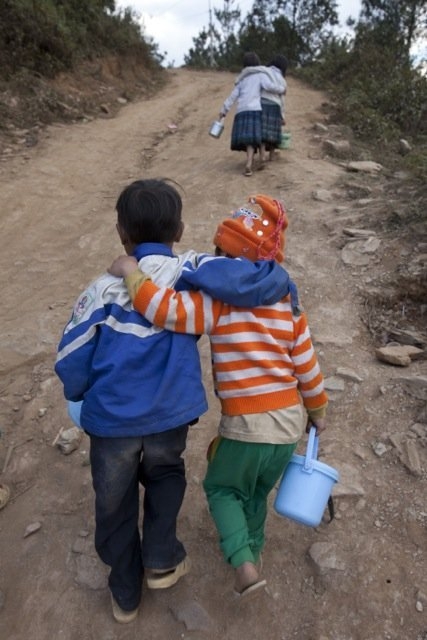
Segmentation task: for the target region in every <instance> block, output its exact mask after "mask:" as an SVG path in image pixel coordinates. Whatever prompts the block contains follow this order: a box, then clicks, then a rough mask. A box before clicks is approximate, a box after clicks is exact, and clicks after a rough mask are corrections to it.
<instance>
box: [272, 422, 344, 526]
mask: <svg viewBox="0 0 427 640" xmlns="http://www.w3.org/2000/svg"><path fill="white" fill-rule="evenodd" d="M318 441H319V438H318V436H316V429H315V428H314V427H312V428H311V429H310V433H309V436H308V443H307V450H306V455H305V456H300V455H298V454H294V455H293V456H292V458H291V460H290V462H289V464H288V466H287V467H286V469H285V471H284V473H283V476H282V479H281V481H280V484H279V488H278V490H277V495H276V499H275V501H274V509H275V510H276V512H277V513H278V514H279V515H281V516H283V517H285V518H290V519H291V520H295V521H296V522H299V523H300V524H305V525H307V526H309V527H317V526H318V525H319V524H320V523H321V521H322V517H323V513H324V511H325V509H326V506H327V504H328V500H329V497H330V495H331V493H332V487H333V486H334V484H335V483H336V482H338V480H339V474H338V471H337V470H336V469H334V468H333V467H330V466H329V465H327V464H324V463H323V462H319V461H318V460H317V449H318Z"/></svg>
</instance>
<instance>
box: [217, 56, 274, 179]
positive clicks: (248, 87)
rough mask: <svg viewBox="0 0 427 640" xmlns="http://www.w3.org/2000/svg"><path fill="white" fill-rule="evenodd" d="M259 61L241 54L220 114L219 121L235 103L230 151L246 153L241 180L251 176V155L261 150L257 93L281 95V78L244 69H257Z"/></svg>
mask: <svg viewBox="0 0 427 640" xmlns="http://www.w3.org/2000/svg"><path fill="white" fill-rule="evenodd" d="M259 65H260V59H259V57H258V56H257V54H256V53H253V52H249V53H245V55H244V57H243V70H242V72H241V73H240V75H239V76H238V78H237V80H236V83H235V85H234V89H233V91H232V92H231V93H230V95H229V96H228V98H227V99H226V100H225V102H224V104H223V106H222V109H221V111H220V114H219V116H220V118H225V116H226V115H227V113H228V112H229V110H230V109H231V107H232V106H233V104H234V103H235V102H236V114H235V116H234V120H233V128H232V131H231V145H230V148H231V150H232V151H246V165H245V171H244V175H245V176H251V175H252V169H253V160H254V155H255V151H257V150H258V149H260V148H261V143H262V134H261V132H262V128H261V114H262V107H261V91H263V90H264V91H268V92H270V93H273V94H278V95H280V94H282V93H284V91H285V84H284V82H283V78H280V77H278V76H276V77H275V76H274V75H273V74H271V73H270V72H269V70H268V69H267V67H260V70H259V72H257V70H256V69H254V70H253V72H252V73H249V74H248V73H247V71H245V69H247V68H248V67H258V66H259Z"/></svg>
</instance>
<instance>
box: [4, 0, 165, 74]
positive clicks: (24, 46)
mask: <svg viewBox="0 0 427 640" xmlns="http://www.w3.org/2000/svg"><path fill="white" fill-rule="evenodd" d="M127 53H132V55H134V56H136V57H138V58H140V59H141V60H142V61H144V62H145V64H146V65H147V67H153V66H156V65H157V66H159V65H160V63H161V62H162V56H161V55H160V54H159V52H158V49H157V45H156V44H155V43H153V42H152V40H151V39H149V38H148V39H144V37H143V34H142V33H141V29H140V26H139V25H138V23H137V21H136V20H135V19H134V16H133V14H132V12H131V10H130V9H127V10H125V11H123V12H117V11H116V6H115V2H114V0H86V1H85V2H81V0H2V2H1V3H0V78H1V79H3V80H9V79H10V78H11V77H13V76H15V75H16V74H19V73H20V72H22V71H23V70H25V71H26V72H30V73H36V74H41V75H43V76H47V77H52V76H54V75H55V74H56V73H57V72H58V71H63V70H66V69H70V68H72V67H73V66H74V65H75V64H76V63H79V62H81V61H82V60H88V59H93V58H96V57H99V56H102V55H108V54H116V55H125V54H127Z"/></svg>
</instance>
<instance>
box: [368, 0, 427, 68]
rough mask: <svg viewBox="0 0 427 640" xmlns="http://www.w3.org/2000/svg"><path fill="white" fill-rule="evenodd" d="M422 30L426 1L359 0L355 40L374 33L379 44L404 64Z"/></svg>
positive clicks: (426, 17) (426, 15)
mask: <svg viewBox="0 0 427 640" xmlns="http://www.w3.org/2000/svg"><path fill="white" fill-rule="evenodd" d="M426 30H427V2H426V0H362V9H361V13H360V21H359V24H358V27H357V33H358V35H359V37H362V39H363V36H364V35H366V34H367V33H369V31H371V32H374V33H375V37H376V38H377V40H378V41H379V43H380V44H383V45H384V46H389V47H390V46H391V47H394V48H395V49H396V52H397V54H398V55H399V57H400V58H402V59H405V60H406V61H407V62H408V63H409V62H410V54H411V49H412V46H413V44H414V43H415V41H416V40H417V38H419V37H421V36H423V35H424V36H425V33H426Z"/></svg>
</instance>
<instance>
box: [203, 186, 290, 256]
mask: <svg viewBox="0 0 427 640" xmlns="http://www.w3.org/2000/svg"><path fill="white" fill-rule="evenodd" d="M287 226H288V218H287V216H286V211H285V209H284V207H283V205H282V203H281V202H279V201H278V200H274V199H273V198H270V197H269V196H265V195H262V194H259V195H256V196H249V198H248V204H247V205H245V206H243V207H240V209H237V210H236V211H234V212H233V213H232V215H231V217H230V218H227V219H226V220H224V221H223V222H221V223H220V224H219V225H218V228H217V230H216V233H215V236H214V240H213V241H214V245H215V246H217V247H219V248H220V249H221V250H222V251H223V252H224V253H227V254H229V255H230V256H233V258H239V257H243V258H248V259H249V260H252V261H253V262H255V261H256V260H277V262H282V261H283V259H284V254H283V249H284V246H285V233H284V231H285V229H286V228H287Z"/></svg>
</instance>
